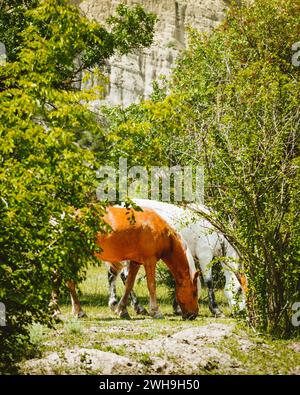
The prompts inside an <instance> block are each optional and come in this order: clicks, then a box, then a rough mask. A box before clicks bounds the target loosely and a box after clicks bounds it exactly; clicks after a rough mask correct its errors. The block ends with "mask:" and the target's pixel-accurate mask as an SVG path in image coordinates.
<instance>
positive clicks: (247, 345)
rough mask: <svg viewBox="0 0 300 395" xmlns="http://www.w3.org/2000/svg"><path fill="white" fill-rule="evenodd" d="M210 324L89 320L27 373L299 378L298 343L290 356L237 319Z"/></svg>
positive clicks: (52, 345)
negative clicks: (239, 325) (252, 333)
mask: <svg viewBox="0 0 300 395" xmlns="http://www.w3.org/2000/svg"><path fill="white" fill-rule="evenodd" d="M206 321H207V322H205V323H203V322H202V323H201V324H199V323H198V325H197V323H195V322H194V323H186V322H185V323H184V322H182V321H181V322H180V321H178V323H174V322H172V321H171V322H168V320H162V321H160V322H157V321H153V320H152V319H144V320H132V321H115V322H114V323H113V325H111V324H110V323H109V322H108V323H104V324H103V323H102V324H97V322H96V323H89V322H85V325H84V326H82V327H80V328H79V329H78V328H77V330H76V326H74V327H73V329H72V327H71V329H70V328H68V327H67V328H66V327H64V328H63V329H62V330H61V331H58V333H57V334H56V336H55V337H54V340H53V339H52V340H50V341H49V340H48V341H46V342H44V343H43V347H44V351H43V355H42V358H34V359H31V360H27V361H26V362H25V363H24V364H22V370H23V372H24V373H31V374H34V373H47V374H62V373H63V374H74V373H76V374H88V373H90V374H95V373H96V374H207V373H210V374H212V373H213V374H224V373H231V374H246V373H254V374H255V373H258V374H259V373H270V374H272V373H282V374H285V373H289V374H300V360H299V343H296V342H294V343H290V344H289V345H288V348H289V350H288V351H289V353H287V355H285V354H286V352H285V351H284V350H285V349H286V348H285V346H284V345H283V344H282V346H283V347H281V346H280V344H281V343H280V344H278V345H276V348H274V347H273V346H272V345H270V344H268V343H267V342H265V341H262V340H261V339H260V338H258V337H257V336H252V337H251V336H249V333H248V332H246V331H243V330H241V329H238V328H237V323H236V321H234V320H232V319H227V320H222V321H221V322H220V321H218V320H215V319H210V320H206ZM174 324H175V325H174ZM80 325H81V324H80ZM64 331H65V332H66V333H64ZM150 333H151V336H150ZM74 336H75V341H73V340H72V339H73V338H74ZM76 338H77V341H76ZM277 347H280V349H281V351H280V352H279V351H278V349H277ZM280 353H281V354H282V355H281V354H280ZM279 354H280V355H279ZM283 354H284V355H285V358H287V359H283ZM276 358H278V360H276ZM268 359H269V362H270V363H269V364H268V363H267V360H268ZM288 365H289V366H288ZM262 369H263V370H264V372H263V371H262Z"/></svg>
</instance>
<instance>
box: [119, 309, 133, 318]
mask: <svg viewBox="0 0 300 395" xmlns="http://www.w3.org/2000/svg"><path fill="white" fill-rule="evenodd" d="M116 313H117V315H118V316H119V317H120V318H122V319H123V320H131V317H130V315H129V314H128V311H126V310H117V311H116Z"/></svg>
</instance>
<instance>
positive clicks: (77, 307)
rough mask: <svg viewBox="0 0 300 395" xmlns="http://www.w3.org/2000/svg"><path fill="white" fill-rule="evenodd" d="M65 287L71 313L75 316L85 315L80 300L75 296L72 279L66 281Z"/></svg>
mask: <svg viewBox="0 0 300 395" xmlns="http://www.w3.org/2000/svg"><path fill="white" fill-rule="evenodd" d="M67 287H68V288H69V291H70V295H71V302H72V313H73V315H75V316H76V317H77V318H82V317H86V313H85V312H84V311H83V310H82V308H81V304H80V301H79V299H78V296H77V292H76V287H75V283H74V281H71V280H69V281H67Z"/></svg>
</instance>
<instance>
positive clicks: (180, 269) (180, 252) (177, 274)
mask: <svg viewBox="0 0 300 395" xmlns="http://www.w3.org/2000/svg"><path fill="white" fill-rule="evenodd" d="M171 237H172V244H173V248H172V251H171V252H170V253H169V254H168V255H167V256H166V257H165V258H164V261H165V262H166V264H167V266H168V267H169V269H170V271H171V273H172V274H173V276H174V279H175V282H176V283H178V282H179V283H182V279H189V280H190V281H191V279H192V270H193V269H192V266H194V260H193V258H192V256H191V255H190V259H191V260H192V263H191V264H189V260H188V258H187V254H186V252H185V250H184V247H183V245H182V242H181V240H180V239H179V238H178V236H176V235H171ZM190 265H191V266H190Z"/></svg>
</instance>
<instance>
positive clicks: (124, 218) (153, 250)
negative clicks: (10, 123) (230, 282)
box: [67, 207, 199, 319]
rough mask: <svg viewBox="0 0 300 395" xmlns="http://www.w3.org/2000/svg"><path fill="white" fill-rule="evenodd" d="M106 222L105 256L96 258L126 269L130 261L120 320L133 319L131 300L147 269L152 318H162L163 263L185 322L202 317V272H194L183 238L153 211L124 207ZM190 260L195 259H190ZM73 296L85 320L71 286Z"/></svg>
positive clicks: (103, 236) (106, 217)
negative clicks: (159, 267)
mask: <svg viewBox="0 0 300 395" xmlns="http://www.w3.org/2000/svg"><path fill="white" fill-rule="evenodd" d="M103 220H104V221H105V222H106V223H107V224H108V225H110V227H111V228H112V231H111V232H110V233H108V234H103V233H98V234H97V243H98V245H99V246H100V247H101V250H102V251H101V252H99V253H96V254H95V255H96V256H97V257H98V258H99V259H101V260H103V261H106V262H109V263H110V264H112V265H117V266H118V267H119V268H121V267H122V265H121V264H120V262H122V261H127V260H129V261H130V263H129V266H128V277H127V280H126V284H125V292H124V295H123V297H122V298H121V300H120V302H119V304H118V306H117V308H116V312H117V314H118V315H119V316H120V317H124V318H125V317H129V315H128V312H127V303H128V297H129V294H130V293H131V291H132V289H133V284H134V281H135V278H136V275H137V272H138V270H139V267H140V265H143V266H144V268H145V272H146V278H147V286H148V290H149V294H150V309H149V314H150V315H151V316H153V317H154V318H161V317H162V314H161V313H160V312H159V310H158V306H157V299H156V282H155V269H156V263H157V261H158V260H159V259H162V260H163V261H164V262H165V263H166V265H167V266H168V268H169V270H170V272H171V273H172V275H173V277H174V280H175V284H176V299H177V301H178V303H179V305H180V308H181V311H182V316H183V318H188V319H193V318H195V317H196V316H197V314H198V292H197V278H198V275H199V272H198V271H195V272H193V273H192V272H191V271H190V266H189V262H188V257H189V255H188V251H187V250H186V247H185V245H184V242H183V241H182V239H181V237H180V236H179V235H178V234H177V233H176V232H175V231H174V230H173V229H172V228H171V227H170V225H168V224H167V222H166V221H164V220H163V219H162V218H161V217H160V216H159V215H158V214H157V213H156V212H154V211H153V210H151V209H145V210H144V211H135V210H133V209H126V208H122V207H109V208H107V211H106V214H105V215H104V217H103ZM190 259H192V258H191V256H190ZM67 286H68V287H69V290H70V293H71V299H72V309H73V313H74V314H76V315H77V316H82V315H83V312H82V309H81V306H80V302H79V299H78V297H77V294H76V290H75V284H74V283H73V282H71V281H69V282H68V283H67Z"/></svg>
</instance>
